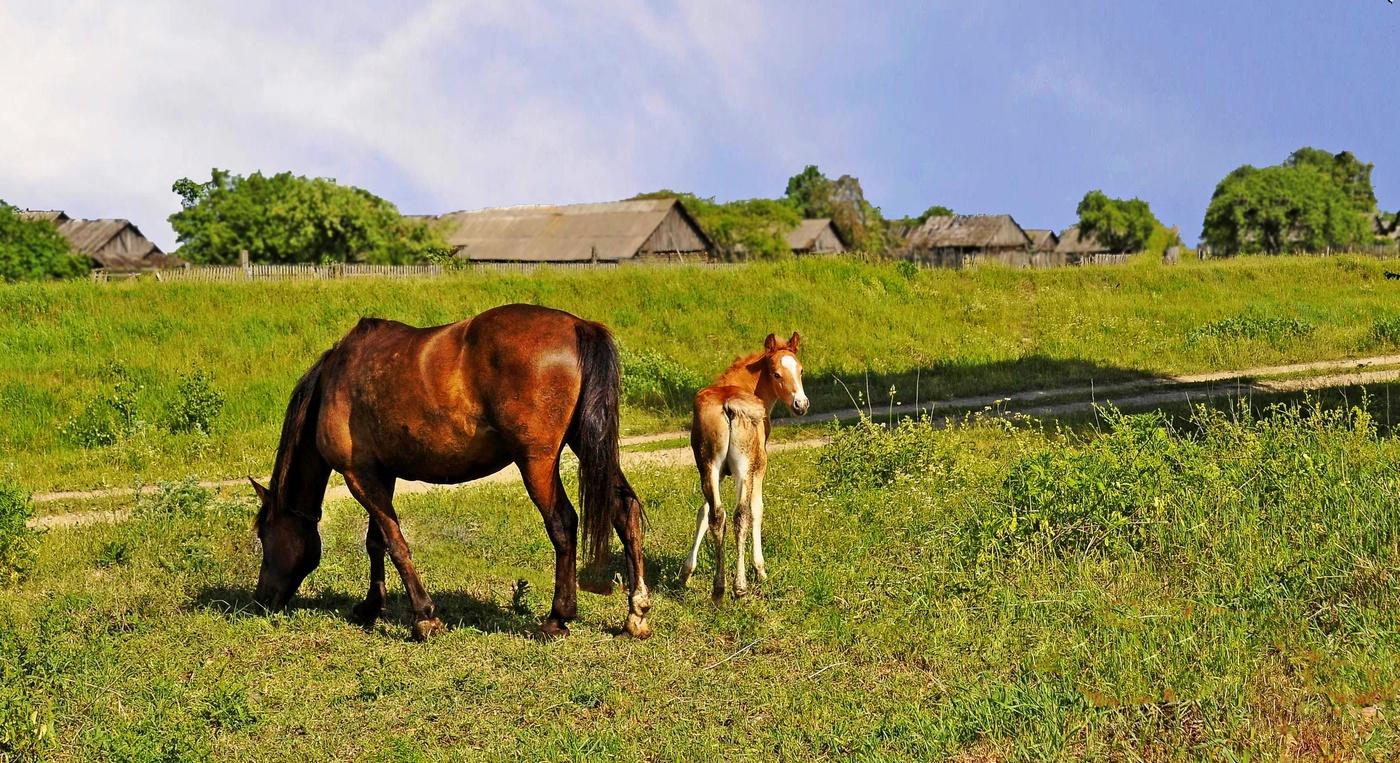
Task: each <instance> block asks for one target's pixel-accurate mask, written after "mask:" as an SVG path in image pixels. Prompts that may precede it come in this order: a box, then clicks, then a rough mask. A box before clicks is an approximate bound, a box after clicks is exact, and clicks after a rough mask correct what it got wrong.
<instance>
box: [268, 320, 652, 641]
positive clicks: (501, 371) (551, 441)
mask: <svg viewBox="0 0 1400 763" xmlns="http://www.w3.org/2000/svg"><path fill="white" fill-rule="evenodd" d="M619 378H620V377H619V371H618V361H617V348H616V347H615V346H614V344H613V341H612V337H611V336H610V335H609V334H608V331H607V329H606V328H604V327H603V326H602V325H600V324H597V323H591V322H588V321H585V320H582V319H580V318H577V317H575V316H573V315H570V314H568V313H564V312H560V311H558V310H550V309H548V308H543V307H534V306H531V305H506V306H504V307H497V308H494V309H492V310H488V311H486V312H484V313H482V314H480V315H478V316H476V317H475V318H470V319H467V320H464V321H461V322H458V323H452V324H448V325H446V326H437V327H434V328H423V329H420V328H414V327H412V326H407V325H404V324H402V323H397V322H394V321H387V320H379V319H373V318H366V319H363V320H361V321H360V323H359V325H357V326H355V328H354V329H353V330H351V331H350V333H349V334H346V335H345V337H344V338H343V339H341V340H340V341H339V342H338V343H336V345H335V347H333V348H331V349H330V351H328V352H327V353H326V354H325V355H323V356H321V359H320V360H318V361H317V362H316V364H315V365H313V366H312V367H311V370H309V371H307V372H306V375H305V376H303V377H302V378H301V381H299V382H297V385H296V388H295V389H294V390H293V392H292V399H291V402H290V403H289V404H288V406H287V415H286V419H285V420H284V422H283V424H282V438H281V441H280V442H279V444H278V446H277V461H276V464H275V466H274V469H273V473H272V483H271V485H270V486H269V487H266V488H264V487H263V486H261V485H259V484H257V483H256V482H254V483H253V486H254V488H256V489H257V492H258V496H259V498H260V499H261V501H262V508H261V510H260V511H259V512H258V518H257V532H258V537H259V538H261V540H262V547H263V561H262V570H261V572H260V573H259V575H258V587H257V591H256V593H255V594H254V598H255V600H256V601H257V602H258V603H260V604H262V605H264V606H266V607H267V608H269V609H273V610H277V609H281V608H283V607H285V606H286V605H287V603H288V602H289V601H290V600H291V598H292V595H293V594H295V593H296V590H297V587H298V586H300V585H301V581H302V580H303V579H304V578H305V577H306V576H307V574H308V573H310V572H311V570H313V569H315V568H316V565H317V564H318V563H319V562H320V559H321V536H320V533H319V532H318V531H317V523H318V522H319V521H320V519H321V502H322V500H323V499H324V497H325V491H326V480H327V478H328V477H329V476H330V472H331V470H332V469H334V470H335V471H338V472H340V473H341V474H342V475H344V476H345V484H346V486H347V487H349V489H350V493H351V494H352V495H354V496H355V499H356V500H358V501H359V502H360V503H361V504H363V505H364V507H365V509H366V510H367V511H368V512H369V517H370V522H369V532H368V534H367V535H366V538H365V550H366V551H367V552H368V553H369V593H368V594H367V595H366V597H365V600H364V602H363V603H361V604H358V605H356V606H355V608H354V611H353V617H354V619H355V620H356V621H357V622H360V623H363V624H369V623H372V622H374V620H375V619H376V618H377V617H379V615H380V614H381V613H382V612H383V608H384V553H385V552H386V551H387V552H388V554H389V558H390V559H391V560H393V563H394V566H395V567H397V568H398V571H399V576H400V577H402V578H403V584H404V588H405V589H407V591H408V596H409V600H410V603H411V606H412V609H413V635H414V637H415V638H418V639H424V638H427V637H428V636H429V635H431V634H433V633H435V632H437V631H439V630H441V629H442V622H441V621H440V620H439V619H438V618H437V616H436V612H435V607H434V605H433V601H432V599H430V598H429V597H428V593H427V591H426V590H425V589H424V587H423V583H422V581H421V580H419V578H418V572H417V571H416V570H415V569H414V567H413V560H412V558H411V557H410V555H409V551H408V544H407V543H405V542H404V536H403V533H402V532H401V531H400V529H399V519H398V516H397V515H396V514H395V513H394V506H393V498H394V481H395V480H396V479H406V480H421V481H425V482H433V483H439V484H448V483H458V482H466V481H468V480H474V479H477V478H480V477H484V476H486V475H488V474H491V473H493V472H496V471H499V470H500V469H502V468H504V467H505V466H507V465H508V464H515V465H516V466H518V467H519V468H520V475H521V477H522V478H523V479H524V482H525V489H526V490H527V491H528V492H529V494H530V498H531V499H532V500H533V501H534V502H535V505H536V506H537V507H539V510H540V514H541V516H543V517H544V525H545V530H546V531H547V532H548V534H549V540H550V542H551V543H552V544H553V545H554V602H553V604H552V606H551V607H550V610H549V615H548V617H546V618H545V620H544V622H543V624H542V625H541V626H540V629H541V631H542V632H543V633H544V634H545V635H546V636H562V635H567V634H568V625H567V624H568V622H569V621H570V620H573V619H574V618H575V617H576V612H577V595H576V590H577V589H576V585H577V578H576V574H575V558H574V557H575V542H576V530H577V527H578V514H576V513H575V512H574V507H573V505H572V504H570V503H569V497H568V496H567V495H566V494H565V492H564V485H563V483H562V482H561V481H560V479H559V456H560V453H561V452H562V450H563V447H564V445H565V444H567V445H568V446H569V447H570V448H572V449H573V451H574V453H576V454H577V455H578V459H579V485H580V487H579V491H580V493H582V496H581V497H582V502H583V536H584V542H585V545H586V546H587V547H588V551H589V555H590V558H591V561H592V562H593V563H594V564H595V565H602V564H603V563H604V562H605V561H606V559H607V555H608V540H609V533H610V532H611V531H612V530H616V532H617V534H618V536H619V537H620V538H621V539H622V546H623V549H624V551H625V552H626V558H627V564H626V572H627V578H628V580H627V587H628V615H627V619H626V620H625V622H624V624H623V629H624V630H625V632H627V633H629V634H631V635H633V636H636V637H638V638H646V637H647V636H649V635H651V629H650V627H649V626H648V625H647V620H646V615H647V610H648V609H650V606H651V604H650V599H649V596H648V593H647V586H646V581H645V580H644V579H643V575H642V573H643V566H642V506H641V502H640V501H638V500H637V496H636V494H635V493H634V492H633V491H632V487H631V486H630V485H629V484H628V483H627V478H626V477H624V476H623V474H622V470H621V468H620V466H619V463H618V434H617V427H618V414H617V406H618V390H619ZM250 479H251V478H250Z"/></svg>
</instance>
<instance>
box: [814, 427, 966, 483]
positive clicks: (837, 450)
mask: <svg viewBox="0 0 1400 763" xmlns="http://www.w3.org/2000/svg"><path fill="white" fill-rule="evenodd" d="M938 442H939V440H938V437H937V430H936V429H935V428H934V426H933V423H932V422H931V421H930V420H929V419H927V418H922V419H918V420H915V419H910V418H905V419H904V420H902V421H900V422H899V423H898V424H896V425H894V426H893V427H889V428H886V427H885V426H882V425H881V424H878V423H876V422H875V421H873V420H871V418H870V417H869V416H865V415H862V416H861V418H860V421H859V422H857V423H856V424H855V425H853V426H849V427H838V426H835V425H833V428H832V432H831V443H830V444H829V445H827V446H826V447H825V448H823V449H822V453H821V472H822V480H823V486H824V488H825V489H826V490H833V491H838V492H849V491H853V490H863V489H869V488H880V487H886V486H889V485H892V484H894V483H895V482H898V481H899V480H902V479H911V478H917V477H919V476H922V475H925V474H927V473H928V472H929V471H931V470H932V469H934V468H935V467H937V466H939V465H946V464H947V463H948V461H949V459H948V458H947V457H946V455H944V454H943V453H941V451H940V449H939V448H938Z"/></svg>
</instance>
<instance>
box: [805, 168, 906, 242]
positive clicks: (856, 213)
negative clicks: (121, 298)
mask: <svg viewBox="0 0 1400 763" xmlns="http://www.w3.org/2000/svg"><path fill="white" fill-rule="evenodd" d="M784 197H785V198H786V199H787V201H788V203H789V204H791V205H792V206H793V207H794V208H796V209H797V211H798V212H800V213H801V215H802V216H803V217H809V218H811V217H827V218H830V219H831V222H832V224H834V225H835V226H836V228H837V230H839V231H840V232H841V235H842V237H843V238H845V239H846V240H847V241H849V242H850V244H851V246H852V247H853V248H855V249H859V250H862V251H866V252H870V253H873V254H879V253H881V252H883V251H884V250H885V248H886V247H887V245H888V240H887V237H886V230H885V229H886V225H885V218H884V217H883V216H882V215H881V214H880V209H879V207H876V206H874V205H872V204H871V203H870V202H869V201H867V200H866V198H865V192H864V191H863V190H862V189H861V187H860V180H859V179H858V178H856V177H854V176H852V175H842V176H841V177H839V178H837V179H836V180H830V179H828V178H827V177H826V175H823V174H822V172H821V170H819V169H817V166H816V165H814V164H809V165H807V166H806V167H804V168H803V169H802V171H801V172H799V173H797V174H796V175H793V176H792V177H791V178H788V182H787V190H786V191H785V192H784Z"/></svg>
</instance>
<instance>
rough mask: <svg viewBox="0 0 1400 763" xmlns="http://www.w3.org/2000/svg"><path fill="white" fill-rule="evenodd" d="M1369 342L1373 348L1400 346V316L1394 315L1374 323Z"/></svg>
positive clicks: (1378, 319) (1372, 323) (1368, 337)
mask: <svg viewBox="0 0 1400 763" xmlns="http://www.w3.org/2000/svg"><path fill="white" fill-rule="evenodd" d="M1367 340H1368V342H1367V343H1368V345H1369V346H1372V347H1375V346H1380V345H1390V346H1395V345H1400V316H1396V315H1392V316H1390V317H1387V318H1377V319H1375V320H1374V321H1372V322H1371V331H1370V333H1369V334H1368V335H1367Z"/></svg>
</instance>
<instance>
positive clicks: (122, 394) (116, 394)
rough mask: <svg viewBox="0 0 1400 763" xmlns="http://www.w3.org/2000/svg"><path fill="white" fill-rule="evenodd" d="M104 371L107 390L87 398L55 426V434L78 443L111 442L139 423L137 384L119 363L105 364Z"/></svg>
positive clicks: (96, 445)
mask: <svg viewBox="0 0 1400 763" xmlns="http://www.w3.org/2000/svg"><path fill="white" fill-rule="evenodd" d="M107 373H108V375H109V376H111V377H112V388H111V391H110V392H107V393H105V394H101V395H98V396H96V397H93V398H92V399H90V400H88V402H87V404H86V405H85V406H83V410H82V411H81V412H79V413H78V414H77V415H76V416H74V417H72V418H70V419H69V420H68V421H67V422H66V423H64V425H63V426H62V427H60V428H59V435H60V436H61V437H63V439H65V440H67V441H69V442H71V443H73V444H74V445H77V446H78V447H81V448H101V447H106V446H108V445H115V444H116V443H117V441H118V440H120V439H122V438H123V437H127V436H129V435H131V434H134V433H135V432H136V431H137V430H138V429H140V428H141V426H142V423H143V422H142V421H141V419H140V417H139V415H138V412H137V405H136V395H137V393H139V392H140V391H141V389H142V387H141V385H140V384H139V383H137V382H136V380H134V379H133V378H132V377H131V372H130V371H128V370H127V368H126V366H124V365H122V364H121V363H113V364H111V365H110V366H108V367H107Z"/></svg>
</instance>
